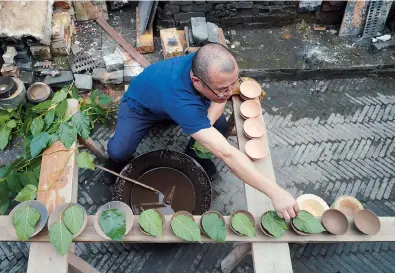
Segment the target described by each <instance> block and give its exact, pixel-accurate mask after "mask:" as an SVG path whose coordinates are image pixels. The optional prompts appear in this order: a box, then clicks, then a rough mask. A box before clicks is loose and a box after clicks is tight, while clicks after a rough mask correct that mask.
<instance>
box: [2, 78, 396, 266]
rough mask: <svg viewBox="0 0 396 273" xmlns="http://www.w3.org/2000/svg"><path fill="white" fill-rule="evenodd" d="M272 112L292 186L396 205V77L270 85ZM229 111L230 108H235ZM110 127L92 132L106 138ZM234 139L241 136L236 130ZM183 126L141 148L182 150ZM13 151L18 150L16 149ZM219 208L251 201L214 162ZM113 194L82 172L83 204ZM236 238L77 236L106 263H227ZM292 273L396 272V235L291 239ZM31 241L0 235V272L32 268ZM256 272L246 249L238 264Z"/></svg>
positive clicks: (384, 212)
mask: <svg viewBox="0 0 396 273" xmlns="http://www.w3.org/2000/svg"><path fill="white" fill-rule="evenodd" d="M264 86H265V88H266V90H267V97H266V99H265V100H264V101H263V103H262V105H263V109H264V114H265V115H264V118H265V121H266V125H267V130H268V138H269V140H270V143H269V144H270V148H271V154H272V157H273V163H274V168H275V174H276V178H277V182H278V183H279V184H280V185H282V186H283V187H285V188H286V189H288V190H289V191H290V192H291V193H292V194H293V195H295V196H298V195H301V194H302V193H315V194H318V195H320V196H322V197H323V198H324V199H325V200H326V201H327V202H328V203H329V204H331V203H332V202H333V201H334V199H335V198H336V197H337V196H340V195H343V194H349V195H354V196H356V197H357V198H358V199H359V200H361V201H362V203H363V205H364V206H365V207H366V208H368V209H371V210H373V211H374V212H375V213H377V214H378V215H380V216H390V215H394V208H395V202H394V201H395V180H394V179H395V177H394V165H395V161H394V156H395V152H394V151H395V146H394V145H395V137H394V129H395V127H394V126H395V120H394V114H395V112H394V111H395V98H394V90H395V86H394V80H393V79H389V78H376V79H369V78H364V79H343V80H327V81H304V82H273V83H265V84H264ZM228 113H229V109H228ZM110 133H111V132H110V131H109V130H107V129H104V128H101V129H99V130H98V131H96V132H95V134H94V136H93V138H94V139H95V140H97V141H99V142H100V143H101V144H102V145H103V146H104V147H106V141H107V139H108V138H109V135H110ZM230 141H231V143H233V145H236V143H235V141H236V139H235V138H231V139H230ZM186 142H187V137H186V136H185V135H183V134H182V132H181V131H180V130H179V128H178V127H175V126H171V127H158V128H154V129H153V130H151V131H150V133H149V135H148V136H147V137H146V138H145V139H144V140H143V142H142V144H141V145H140V146H139V148H138V150H137V154H141V153H144V152H147V151H151V150H154V149H165V148H168V149H174V150H177V151H182V150H183V147H184V146H185V145H186ZM7 153H8V155H9V156H10V155H14V153H13V152H12V151H9V152H7ZM216 165H217V169H218V170H219V175H218V177H217V179H216V180H215V181H214V182H213V189H214V191H213V193H214V196H213V203H212V208H213V209H215V210H218V211H220V212H221V213H223V214H229V213H230V212H231V211H232V210H234V209H241V208H245V207H246V205H245V200H244V197H243V196H244V194H243V185H242V182H241V181H239V180H238V179H237V178H235V177H234V176H233V175H232V174H231V173H230V172H229V171H228V169H227V168H226V167H225V166H224V164H223V163H222V162H220V161H216ZM110 199H111V192H110V191H109V188H108V187H107V186H106V185H104V184H103V183H101V181H100V173H99V172H92V171H80V175H79V200H78V201H79V203H80V204H82V205H84V207H85V208H86V209H87V210H88V213H90V214H93V213H95V212H96V209H97V208H98V207H99V206H100V205H101V204H103V203H104V202H107V201H109V200H110ZM232 247H233V246H232V245H230V244H226V245H220V244H219V245H195V244H188V245H162V246H160V245H147V244H134V245H131V244H125V245H122V244H110V243H106V244H103V243H90V244H82V243H78V244H77V254H78V255H80V256H81V257H82V258H83V259H84V260H86V261H87V262H89V263H90V264H91V265H93V266H95V267H96V268H97V269H98V270H100V271H101V272H115V271H117V272H144V273H146V272H147V273H149V272H174V273H178V272H220V262H221V260H222V258H224V257H225V256H226V255H227V254H228V253H229V252H230V251H231V249H232ZM290 250H291V255H292V261H293V269H294V272H301V273H307V272H332V273H335V272H342V273H347V272H348V273H349V272H358V273H361V272H370V273H371V272H394V264H395V263H394V255H395V244H394V243H343V244H306V245H295V244H291V245H290ZM27 257H28V247H27V246H26V245H25V244H24V243H7V244H5V243H3V244H0V271H1V272H7V273H8V272H24V271H25V270H26V266H27V263H26V261H27ZM233 272H234V273H236V272H238V273H240V272H253V268H252V260H251V258H250V257H247V258H246V259H245V261H243V262H242V263H241V264H240V265H239V266H238V267H237V268H236V269H235V270H234V271H233Z"/></svg>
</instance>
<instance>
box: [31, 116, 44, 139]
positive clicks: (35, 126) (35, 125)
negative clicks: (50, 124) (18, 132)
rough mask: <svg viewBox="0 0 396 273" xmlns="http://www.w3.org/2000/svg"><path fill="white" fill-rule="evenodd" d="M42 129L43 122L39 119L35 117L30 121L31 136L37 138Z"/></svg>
mask: <svg viewBox="0 0 396 273" xmlns="http://www.w3.org/2000/svg"><path fill="white" fill-rule="evenodd" d="M43 127H44V121H43V119H42V118H41V117H36V118H34V119H33V120H32V123H31V124H30V131H31V132H32V135H33V136H37V135H38V134H39V133H40V132H41V131H42V130H43Z"/></svg>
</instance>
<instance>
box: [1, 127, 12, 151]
mask: <svg viewBox="0 0 396 273" xmlns="http://www.w3.org/2000/svg"><path fill="white" fill-rule="evenodd" d="M11 131H12V130H11V129H10V128H9V127H7V126H4V125H3V126H2V128H0V150H4V148H5V147H7V145H8V141H9V139H10V134H11Z"/></svg>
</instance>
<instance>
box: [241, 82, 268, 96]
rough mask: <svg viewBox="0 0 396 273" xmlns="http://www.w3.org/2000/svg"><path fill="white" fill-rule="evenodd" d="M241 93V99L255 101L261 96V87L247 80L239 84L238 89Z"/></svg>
mask: <svg viewBox="0 0 396 273" xmlns="http://www.w3.org/2000/svg"><path fill="white" fill-rule="evenodd" d="M239 89H240V91H241V95H242V96H241V97H242V99H243V98H246V99H250V100H251V99H255V98H257V97H258V96H260V94H261V91H262V89H261V85H260V84H259V83H258V82H256V81H255V80H248V81H244V82H242V83H241V86H240V87H239Z"/></svg>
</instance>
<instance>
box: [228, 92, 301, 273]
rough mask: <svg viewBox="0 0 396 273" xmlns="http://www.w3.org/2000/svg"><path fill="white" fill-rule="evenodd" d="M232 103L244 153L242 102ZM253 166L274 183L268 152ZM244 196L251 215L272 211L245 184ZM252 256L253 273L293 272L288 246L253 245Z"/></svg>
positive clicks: (237, 99)
mask: <svg viewBox="0 0 396 273" xmlns="http://www.w3.org/2000/svg"><path fill="white" fill-rule="evenodd" d="M232 102H233V109H234V117H235V127H236V129H237V138H238V145H239V150H241V151H242V152H243V153H245V144H246V142H247V141H248V138H247V137H246V136H245V134H244V132H243V123H244V121H245V120H244V119H243V118H242V117H241V114H240V106H241V103H242V100H241V99H240V97H239V96H233V97H232ZM260 117H261V119H262V120H263V122H264V118H263V116H262V115H260ZM264 126H265V122H264ZM262 139H263V141H264V142H265V145H267V148H268V151H269V147H268V138H267V135H266V134H265V135H264V136H263V137H262ZM253 164H254V165H255V166H256V167H257V169H258V170H260V172H261V173H262V174H263V175H265V176H266V177H267V178H268V179H269V180H271V181H273V182H274V183H276V180H275V174H274V169H273V166H272V159H271V152H270V151H269V152H268V155H267V156H266V157H265V158H263V159H261V160H256V161H254V162H253ZM245 195H246V202H247V207H248V210H249V211H250V212H251V213H252V214H254V215H257V214H259V213H260V212H261V213H262V211H263V210H273V207H272V203H271V199H270V198H268V196H266V195H265V194H263V193H261V192H259V191H258V190H256V189H255V188H253V187H251V186H249V185H247V184H245ZM252 255H253V264H254V268H255V272H268V273H270V272H273V273H275V272H281V273H288V272H290V273H292V272H293V269H292V264H291V258H290V251H289V245H288V244H272V245H271V244H253V245H252Z"/></svg>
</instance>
